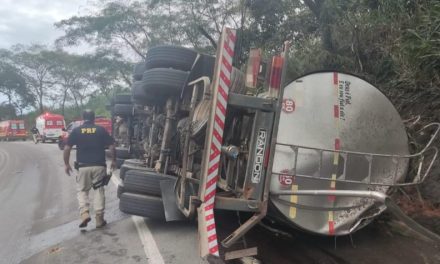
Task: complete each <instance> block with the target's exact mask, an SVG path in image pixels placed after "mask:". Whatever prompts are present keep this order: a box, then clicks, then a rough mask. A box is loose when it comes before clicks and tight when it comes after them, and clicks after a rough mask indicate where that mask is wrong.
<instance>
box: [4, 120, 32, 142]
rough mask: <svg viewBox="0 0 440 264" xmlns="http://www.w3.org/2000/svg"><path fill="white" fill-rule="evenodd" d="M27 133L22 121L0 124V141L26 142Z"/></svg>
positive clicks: (8, 121) (6, 121)
mask: <svg viewBox="0 0 440 264" xmlns="http://www.w3.org/2000/svg"><path fill="white" fill-rule="evenodd" d="M26 137H27V133H26V129H25V126H24V121H23V120H5V121H1V122H0V140H6V141H9V140H19V139H21V140H26Z"/></svg>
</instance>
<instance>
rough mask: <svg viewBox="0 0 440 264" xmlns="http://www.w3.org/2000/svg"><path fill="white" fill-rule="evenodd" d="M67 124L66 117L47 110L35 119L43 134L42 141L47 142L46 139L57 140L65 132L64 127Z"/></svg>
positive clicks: (41, 134)
mask: <svg viewBox="0 0 440 264" xmlns="http://www.w3.org/2000/svg"><path fill="white" fill-rule="evenodd" d="M65 126H66V122H65V121H64V117H63V116H62V115H58V114H52V113H49V112H46V113H44V114H42V115H40V116H38V117H37V118H36V120H35V127H36V128H37V129H38V132H39V133H40V136H41V142H43V143H45V142H46V140H51V141H52V142H55V141H57V140H58V139H59V138H60V136H61V135H62V133H63V129H64V128H65Z"/></svg>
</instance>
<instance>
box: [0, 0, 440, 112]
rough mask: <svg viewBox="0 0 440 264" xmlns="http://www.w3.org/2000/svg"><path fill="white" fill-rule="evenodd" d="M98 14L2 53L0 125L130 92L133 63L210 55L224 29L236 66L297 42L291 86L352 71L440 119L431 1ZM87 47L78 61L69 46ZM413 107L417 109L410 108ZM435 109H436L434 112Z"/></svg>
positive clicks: (158, 7) (118, 5)
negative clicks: (160, 54) (164, 49)
mask: <svg viewBox="0 0 440 264" xmlns="http://www.w3.org/2000/svg"><path fill="white" fill-rule="evenodd" d="M96 6H98V9H96V10H95V11H90V12H89V13H84V14H80V15H79V16H74V17H71V18H69V19H66V20H62V21H59V22H58V23H56V24H55V26H56V27H58V28H60V29H62V30H63V31H64V32H65V33H64V35H63V36H62V37H60V38H59V39H58V40H57V41H56V42H55V43H53V45H51V46H50V47H55V48H49V47H48V46H42V45H32V46H23V45H20V44H18V45H16V46H14V47H11V48H10V49H8V50H0V58H1V60H0V93H2V94H4V95H6V97H7V101H6V102H3V104H2V105H1V106H0V115H1V116H2V117H1V118H7V117H8V116H10V115H15V114H20V113H21V111H22V110H23V109H29V107H31V108H32V109H35V110H36V111H37V112H42V111H43V110H44V109H57V110H58V111H59V112H60V113H65V112H66V109H67V108H68V109H70V110H72V109H73V111H74V112H75V111H79V109H81V108H83V107H84V106H85V104H86V103H87V100H88V98H93V97H109V96H110V95H111V94H113V93H114V92H115V91H120V90H124V89H127V88H128V87H129V85H130V82H131V77H130V71H131V69H132V64H133V62H136V61H138V60H140V59H141V58H143V57H144V56H145V52H146V50H147V49H148V48H150V47H153V46H156V45H160V44H173V45H184V46H188V47H194V48H195V49H197V50H200V51H203V52H207V53H213V52H214V50H215V42H216V40H217V38H218V36H219V33H220V31H221V28H222V27H223V26H224V25H228V26H231V27H234V28H237V29H238V30H239V50H238V51H239V56H238V57H237V58H238V60H237V62H238V63H241V62H243V61H244V58H245V57H246V53H247V52H248V50H249V48H250V47H261V48H262V49H263V52H264V54H265V55H266V56H270V55H271V54H273V53H275V52H277V51H279V49H280V48H281V45H282V43H283V41H285V40H289V41H291V42H292V43H293V47H292V53H291V54H292V56H291V61H290V64H289V65H290V67H289V75H288V76H289V79H293V78H295V76H298V75H301V74H303V73H306V72H309V71H314V70H319V69H338V70H344V71H348V72H353V73H356V74H358V75H361V76H363V77H365V78H366V79H367V80H369V81H370V82H372V83H374V84H376V85H377V86H378V87H380V89H382V91H384V92H385V93H386V94H387V95H389V96H390V98H391V99H392V100H393V101H394V102H395V103H396V104H397V106H398V107H399V108H400V109H401V110H403V111H402V114H403V115H409V112H417V113H422V114H424V115H425V116H426V115H428V116H429V117H431V118H437V117H438V114H437V113H436V108H437V105H438V104H439V103H437V100H430V103H429V104H428V105H426V102H424V100H423V99H424V98H430V99H436V98H437V97H438V92H437V89H438V86H439V84H440V76H439V67H440V38H439V37H440V35H439V34H440V3H439V2H438V1H433V0H411V1H410V0H394V1H387V0H349V1H347V0H304V1H299V0H271V1H264V0H233V1H230V0H217V1H210V0H190V1H183V0H146V1H99V2H97V3H96ZM78 44H86V45H87V46H88V47H89V50H90V52H89V53H87V54H82V55H77V54H69V53H67V52H66V51H64V50H63V48H65V47H69V46H74V45H78ZM414 106H416V107H414ZM431 110H432V111H431Z"/></svg>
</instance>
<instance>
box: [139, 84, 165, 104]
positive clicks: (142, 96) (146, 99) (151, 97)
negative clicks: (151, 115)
mask: <svg viewBox="0 0 440 264" xmlns="http://www.w3.org/2000/svg"><path fill="white" fill-rule="evenodd" d="M131 93H132V95H133V102H134V103H135V104H139V105H148V106H151V105H156V104H160V103H163V102H165V99H164V98H163V97H160V96H157V95H155V94H153V93H149V94H148V95H147V92H146V91H145V89H144V84H143V82H142V81H137V82H134V83H133V86H132V88H131Z"/></svg>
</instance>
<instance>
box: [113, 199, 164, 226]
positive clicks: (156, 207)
mask: <svg viewBox="0 0 440 264" xmlns="http://www.w3.org/2000/svg"><path fill="white" fill-rule="evenodd" d="M119 210H121V211H122V212H124V213H126V214H130V215H137V216H142V217H149V218H151V219H158V220H165V211H164V209H163V202H162V199H161V198H159V197H154V196H149V195H142V194H135V193H130V192H124V193H122V194H121V198H120V200H119Z"/></svg>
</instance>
